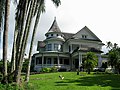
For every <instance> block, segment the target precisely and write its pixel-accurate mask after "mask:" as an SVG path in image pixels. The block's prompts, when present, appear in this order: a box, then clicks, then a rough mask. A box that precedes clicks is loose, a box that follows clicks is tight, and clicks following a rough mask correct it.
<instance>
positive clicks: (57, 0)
mask: <svg viewBox="0 0 120 90" xmlns="http://www.w3.org/2000/svg"><path fill="white" fill-rule="evenodd" d="M52 2H53V3H54V4H55V5H56V7H58V6H59V5H60V4H61V1H60V0H52Z"/></svg>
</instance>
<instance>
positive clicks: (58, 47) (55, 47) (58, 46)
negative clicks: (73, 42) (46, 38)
mask: <svg viewBox="0 0 120 90" xmlns="http://www.w3.org/2000/svg"><path fill="white" fill-rule="evenodd" d="M54 50H55V51H61V45H59V44H57V43H55V44H54Z"/></svg>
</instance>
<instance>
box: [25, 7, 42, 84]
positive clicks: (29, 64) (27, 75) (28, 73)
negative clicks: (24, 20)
mask: <svg viewBox="0 0 120 90" xmlns="http://www.w3.org/2000/svg"><path fill="white" fill-rule="evenodd" d="M40 14H41V5H39V9H38V12H37V16H36V20H35V25H34V29H33V34H32V40H31V44H30V51H29V57H28V60H29V62H28V67H27V73H26V77H25V81H26V82H29V75H30V66H31V58H32V57H31V54H32V49H33V42H34V39H35V34H36V31H37V25H38V23H39V19H40Z"/></svg>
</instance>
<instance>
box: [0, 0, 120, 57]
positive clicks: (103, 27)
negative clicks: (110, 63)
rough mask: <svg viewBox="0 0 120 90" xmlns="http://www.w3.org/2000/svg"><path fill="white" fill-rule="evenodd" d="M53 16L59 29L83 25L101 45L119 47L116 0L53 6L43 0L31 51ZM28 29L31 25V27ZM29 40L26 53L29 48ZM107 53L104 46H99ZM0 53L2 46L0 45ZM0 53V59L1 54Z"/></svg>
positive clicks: (119, 1) (71, 0)
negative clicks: (44, 10)
mask: <svg viewBox="0 0 120 90" xmlns="http://www.w3.org/2000/svg"><path fill="white" fill-rule="evenodd" d="M14 17H15V6H14V5H13V4H12V2H11V6H10V17H9V38H8V42H9V46H8V59H10V57H11V53H12V42H13V34H14V25H15V21H14ZM54 17H56V20H57V23H58V26H59V28H60V29H61V31H62V32H69V33H76V32H78V31H79V30H81V29H82V28H83V27H84V26H87V27H88V28H89V29H90V30H91V31H92V32H93V33H94V34H95V35H97V36H98V38H100V39H101V40H102V42H103V43H104V44H106V42H108V41H111V42H112V43H117V44H118V45H119V46H120V40H119V39H118V38H119V30H120V0H61V5H60V6H59V7H58V8H56V7H55V6H54V4H53V3H52V2H51V0H46V12H45V13H43V14H42V15H41V19H40V22H39V25H38V28H37V34H36V39H35V42H34V49H33V53H35V52H36V48H37V41H39V40H44V39H45V36H44V34H45V33H46V32H47V31H48V30H49V28H50V26H51V24H52V23H53V20H54ZM31 29H32V28H31ZM29 43H30V40H29V41H28V46H27V50H26V53H28V50H29ZM102 50H103V51H104V52H107V50H106V47H105V46H104V47H103V49H102ZM0 51H1V54H2V47H1V48H0ZM1 54H0V58H1V57H2V56H1Z"/></svg>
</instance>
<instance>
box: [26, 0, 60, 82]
mask: <svg viewBox="0 0 120 90" xmlns="http://www.w3.org/2000/svg"><path fill="white" fill-rule="evenodd" d="M52 2H53V3H54V4H55V5H56V6H57V7H58V6H59V5H60V4H61V2H60V0H52ZM38 4H39V5H38V6H39V7H38V10H37V16H36V20H35V25H34V29H33V34H32V39H31V44H30V51H29V57H28V60H29V64H28V69H27V73H26V78H25V81H26V82H28V81H29V74H30V65H31V54H32V48H33V42H34V38H35V34H36V30H37V25H38V23H39V19H40V15H41V12H44V11H45V2H44V0H39V3H38Z"/></svg>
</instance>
